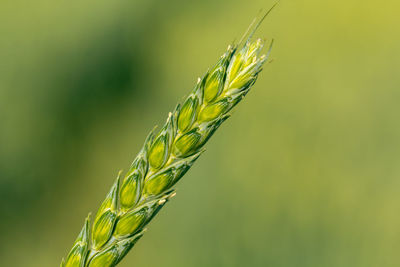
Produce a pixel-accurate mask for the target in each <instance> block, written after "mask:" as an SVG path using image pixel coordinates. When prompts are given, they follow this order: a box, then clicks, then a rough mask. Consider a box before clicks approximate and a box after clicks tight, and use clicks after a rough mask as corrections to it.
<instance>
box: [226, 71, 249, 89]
mask: <svg viewBox="0 0 400 267" xmlns="http://www.w3.org/2000/svg"><path fill="white" fill-rule="evenodd" d="M253 79H254V73H253V70H249V72H245V73H241V74H240V75H238V76H237V77H236V78H235V79H234V80H233V81H232V82H231V83H230V84H229V87H228V89H227V91H226V92H225V93H229V90H232V89H242V88H244V87H246V86H247V85H248V84H249V83H250V82H251V81H252V80H253Z"/></svg>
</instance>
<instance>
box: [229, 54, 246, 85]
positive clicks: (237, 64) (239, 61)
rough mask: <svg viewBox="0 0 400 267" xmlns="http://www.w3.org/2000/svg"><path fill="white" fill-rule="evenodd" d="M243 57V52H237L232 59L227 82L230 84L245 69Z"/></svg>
mask: <svg viewBox="0 0 400 267" xmlns="http://www.w3.org/2000/svg"><path fill="white" fill-rule="evenodd" d="M243 60H244V59H243V55H242V51H237V52H236V53H235V54H234V56H233V57H232V59H231V61H230V63H229V67H228V73H227V79H226V81H227V82H228V83H230V82H231V81H232V80H234V79H235V78H236V76H237V75H238V74H239V72H240V71H241V70H242V67H243V63H244V62H243Z"/></svg>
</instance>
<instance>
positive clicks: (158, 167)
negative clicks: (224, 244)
mask: <svg viewBox="0 0 400 267" xmlns="http://www.w3.org/2000/svg"><path fill="white" fill-rule="evenodd" d="M263 18H264V17H263ZM263 18H262V19H263ZM262 19H261V20H262ZM258 25H259V23H258V24H256V26H253V27H252V29H251V30H252V31H251V33H250V35H249V36H250V37H251V36H252V35H253V33H254V31H255V29H256V28H257V27H258ZM250 37H248V38H247V41H246V42H245V43H244V45H242V44H241V43H242V42H240V43H239V44H237V45H230V46H229V47H228V49H227V51H226V52H225V53H224V54H223V55H222V57H221V58H220V59H219V61H218V62H217V64H216V65H215V66H214V67H213V68H211V69H210V70H209V71H207V73H206V74H205V75H204V76H203V77H202V78H199V80H198V82H197V84H196V86H195V87H194V89H193V91H192V92H191V93H190V94H189V96H188V97H187V98H186V99H185V101H183V103H181V104H178V105H177V107H176V108H175V110H174V111H173V112H172V113H170V114H169V116H168V119H167V121H166V123H165V125H164V126H163V128H162V129H161V130H160V131H158V132H156V131H155V130H153V131H152V132H151V133H150V134H149V136H148V137H147V139H146V141H145V143H144V146H143V148H142V150H141V151H140V153H139V154H138V156H137V157H136V158H135V160H134V161H133V163H132V165H131V167H130V169H129V171H128V172H127V174H126V175H125V177H124V178H123V179H122V182H121V183H120V174H119V175H118V178H117V179H116V181H115V183H114V185H113V186H112V188H111V190H110V192H109V193H108V195H107V197H106V199H105V200H104V201H103V203H102V204H101V206H100V208H99V210H98V211H97V214H96V216H95V217H94V221H93V224H92V225H91V224H90V219H89V217H88V218H87V219H86V222H85V225H84V227H83V229H82V231H81V233H80V234H79V236H78V238H77V239H76V241H75V243H74V245H73V248H72V249H71V251H70V253H69V254H68V256H67V257H66V260H65V261H64V260H63V261H62V263H61V266H62V267H86V266H87V267H97V266H99V267H100V266H101V267H112V266H116V265H117V264H118V262H120V261H121V260H122V258H123V257H124V256H125V255H126V254H127V253H128V251H129V250H130V249H131V248H132V246H133V245H134V244H135V243H136V242H137V241H138V240H139V238H140V237H142V235H143V233H144V231H145V226H146V225H147V224H148V223H149V222H150V221H151V219H152V218H153V217H154V216H155V215H156V213H157V212H158V211H159V210H160V209H161V208H162V207H163V206H164V205H165V204H166V202H167V201H168V200H170V199H171V198H172V197H173V196H174V195H175V191H174V189H173V186H174V185H175V184H176V182H178V181H179V179H181V178H182V176H183V175H184V174H185V173H186V172H187V171H188V170H189V169H190V167H191V166H192V164H193V163H194V162H195V161H196V160H197V158H198V157H199V156H200V155H201V154H202V153H203V151H204V148H203V147H204V145H205V143H206V142H207V141H208V139H209V138H210V137H211V136H212V135H213V134H214V132H215V131H216V130H217V129H218V127H219V126H220V125H221V124H222V123H223V122H224V121H225V120H226V119H228V118H229V116H230V111H231V110H232V108H234V107H235V106H236V105H237V104H238V103H239V102H240V101H241V100H242V99H243V97H244V96H245V95H246V94H247V93H248V92H249V90H250V88H251V87H252V85H253V84H254V83H255V81H256V79H257V76H258V74H259V73H260V71H261V70H262V66H263V64H264V63H265V61H266V59H267V57H268V54H269V52H270V49H269V50H268V53H267V55H261V50H262V48H263V42H262V41H261V40H260V39H259V40H257V41H254V42H252V41H251V40H250ZM271 45H272V43H271ZM270 48H271V47H270Z"/></svg>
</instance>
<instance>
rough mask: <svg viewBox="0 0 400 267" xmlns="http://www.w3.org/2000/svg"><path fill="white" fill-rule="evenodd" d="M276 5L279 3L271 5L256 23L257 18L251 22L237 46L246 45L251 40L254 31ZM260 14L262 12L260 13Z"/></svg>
mask: <svg viewBox="0 0 400 267" xmlns="http://www.w3.org/2000/svg"><path fill="white" fill-rule="evenodd" d="M278 3H279V1H278V2H276V3H275V4H273V5H272V7H271V8H270V9H269V10H268V11H267V12H265V14H264V15H262V17H261V18H260V19H259V21H258V22H257V20H258V18H257V17H258V16H257V17H255V18H254V19H253V21H252V22H251V23H250V26H249V27H248V28H247V30H246V32H245V33H244V34H243V36H242V38H240V41H239V43H238V45H239V46H240V45H242V44H245V43H247V42H249V41H250V40H251V38H252V37H253V35H254V33H255V32H256V30H257V29H258V28H259V27H260V25H261V23H262V22H263V21H264V20H265V18H266V17H267V16H268V15H269V14H270V13H271V11H272V10H273V9H274V8H275V7H276V5H277V4H278ZM261 12H262V11H260V13H261ZM244 40H246V41H245V42H244Z"/></svg>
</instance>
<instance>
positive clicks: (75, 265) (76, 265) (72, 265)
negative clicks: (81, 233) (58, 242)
mask: <svg viewBox="0 0 400 267" xmlns="http://www.w3.org/2000/svg"><path fill="white" fill-rule="evenodd" d="M85 259H86V249H85V248H84V247H82V246H79V245H75V246H74V247H73V249H72V250H71V252H70V253H69V255H68V258H67V260H66V261H65V263H64V267H82V266H84V265H83V264H84V263H85Z"/></svg>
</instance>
